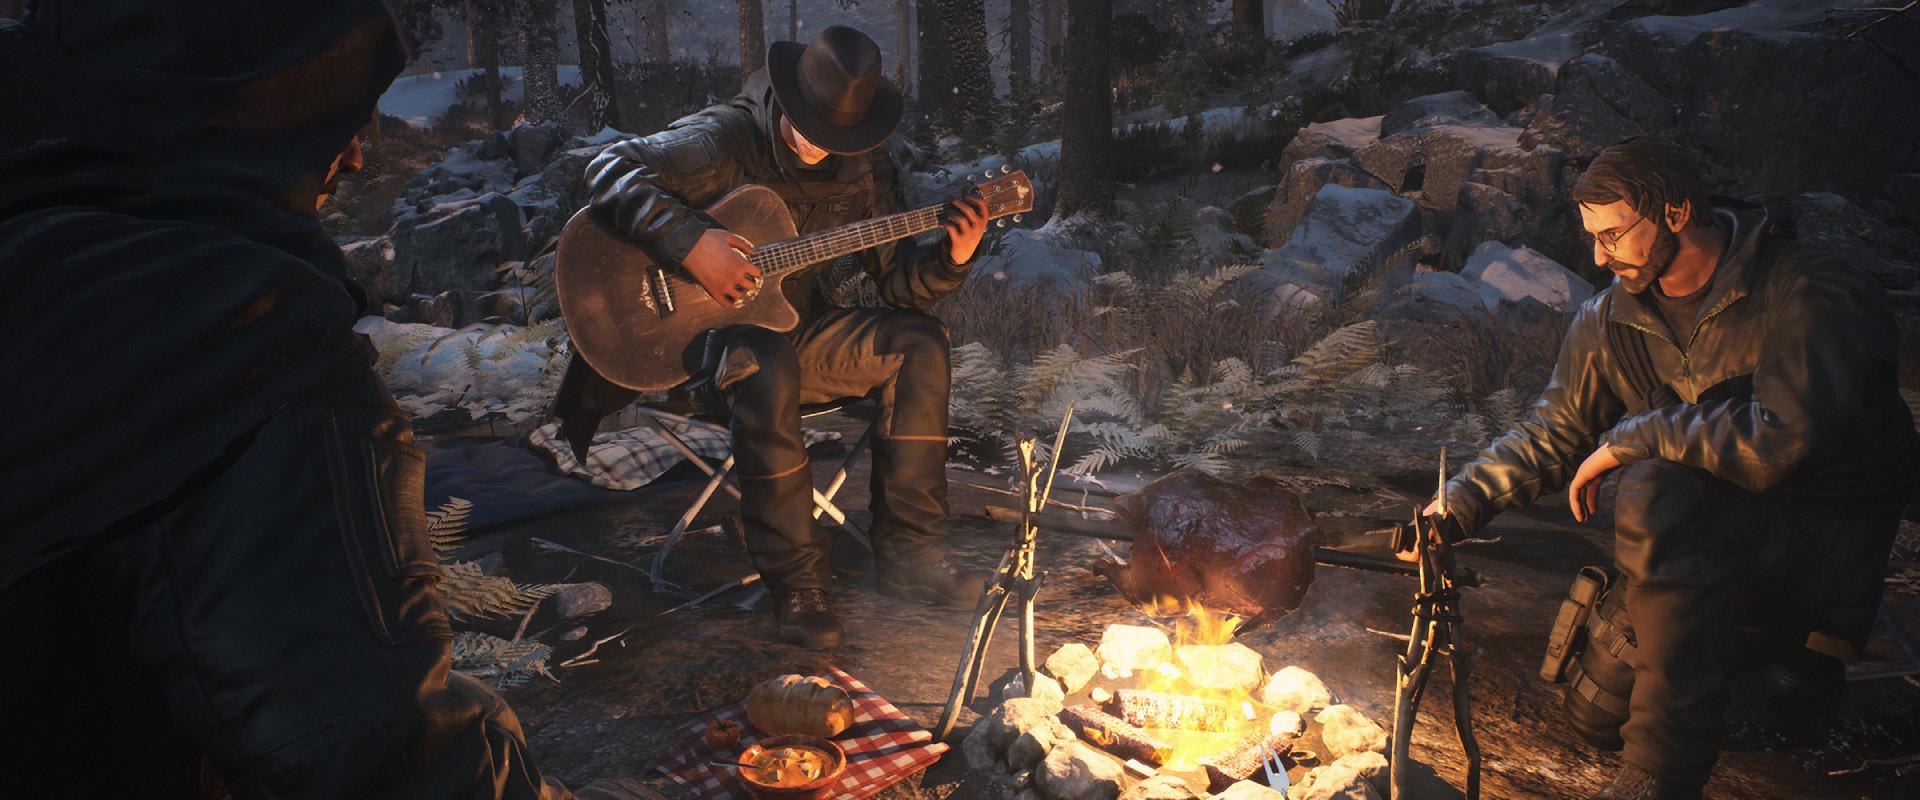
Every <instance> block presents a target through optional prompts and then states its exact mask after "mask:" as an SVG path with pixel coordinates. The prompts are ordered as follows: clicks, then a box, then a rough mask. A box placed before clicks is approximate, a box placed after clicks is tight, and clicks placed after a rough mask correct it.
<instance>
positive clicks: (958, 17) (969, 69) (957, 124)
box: [940, 0, 998, 145]
mask: <svg viewBox="0 0 1920 800" xmlns="http://www.w3.org/2000/svg"><path fill="white" fill-rule="evenodd" d="M940 12H941V13H940V22H941V28H942V29H943V30H944V31H945V33H946V36H947V57H948V59H950V61H949V63H948V68H949V69H950V70H951V72H950V73H949V77H950V78H951V79H952V81H953V84H952V87H950V89H949V91H948V93H949V94H950V95H951V96H952V104H951V105H949V106H947V108H946V111H947V127H948V129H949V130H952V131H954V132H955V133H959V134H960V135H961V136H962V137H964V138H965V139H967V140H968V141H970V142H972V143H974V144H976V145H985V144H987V143H988V142H990V141H992V139H993V125H994V121H995V119H996V117H997V116H998V115H997V114H996V113H995V111H994V98H993V67H992V51H990V50H988V49H987V7H986V3H985V2H984V0H941V2H940Z"/></svg>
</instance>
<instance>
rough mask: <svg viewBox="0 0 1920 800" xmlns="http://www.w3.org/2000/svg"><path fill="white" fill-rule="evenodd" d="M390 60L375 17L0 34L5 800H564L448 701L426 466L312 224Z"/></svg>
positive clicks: (499, 735)
mask: <svg viewBox="0 0 1920 800" xmlns="http://www.w3.org/2000/svg"><path fill="white" fill-rule="evenodd" d="M405 58H406V49H405V44H404V42H403V41H402V39H401V37H400V34H399V32H398V29H397V26H396V25H395V23H394V20H393V18H392V16H391V15H390V14H389V13H388V12H387V10H386V8H385V7H384V6H383V5H382V4H381V3H379V2H377V1H376V0H345V1H343V2H336V3H330V4H325V5H322V6H313V5H309V4H282V3H216V2H187V1H185V0H174V1H168V0H140V2H133V1H132V0H121V1H119V2H88V3H80V2H61V1H60V0H43V2H39V3H38V4H36V5H35V6H34V7H33V8H32V9H31V10H30V12H29V16H28V18H27V20H26V23H25V24H24V25H22V24H18V23H12V22H0V72H4V74H6V75H7V76H8V79H7V80H6V81H4V82H0V119H5V120H6V124H4V125H0V277H4V280H5V282H6V285H7V291H6V292H5V293H4V294H0V306H3V307H4V311H5V313H6V315H7V318H8V319H9V320H11V321H12V322H13V334H12V340H11V341H10V343H9V345H8V347H6V348H4V350H0V369H3V370H4V372H5V374H7V375H8V376H9V380H10V382H11V384H12V385H11V386H10V387H9V390H8V397H9V398H10V399H12V400H14V401H15V403H16V405H13V406H12V408H13V411H12V413H10V414H9V417H10V418H11V419H13V420H15V421H16V422H15V425H14V426H13V427H12V428H11V429H10V430H9V432H8V433H7V435H6V436H5V437H4V438H0V442H4V444H0V482H4V483H5V484H6V486H7V487H8V488H7V491H6V492H4V493H0V519H4V520H5V524H4V525H0V640H4V641H6V642H8V644H9V646H10V650H11V655H10V656H9V678H10V679H9V681H8V691H7V692H6V693H5V699H4V700H0V718H4V719H6V720H8V721H9V722H11V723H13V724H15V725H17V726H20V728H21V729H31V730H32V731H33V734H32V735H30V736H17V737H14V740H13V743H11V744H10V745H9V746H8V747H6V748H0V752H3V753H4V756H0V767H4V769H5V772H4V774H5V775H6V781H7V783H8V787H9V790H10V793H18V794H21V795H23V796H25V795H37V794H40V793H42V792H43V791H44V792H45V793H46V794H54V793H58V794H61V795H70V796H142V797H154V796H159V797H171V796H184V797H193V796H224V795H229V794H230V795H231V796H236V797H450V796H462V797H494V796H504V797H529V798H532V797H564V796H567V793H566V790H565V789H564V788H563V787H560V786H559V785H558V784H554V783H551V782H549V781H546V780H544V779H543V778H542V777H541V775H540V774H539V771H538V769H537V768H535V767H534V766H533V764H532V763H531V762H530V761H529V759H528V757H527V754H526V753H525V742H524V737H523V736H522V734H521V732H520V730H519V726H518V723H517V721H516V720H515V718H514V716H513V713H512V711H511V710H510V709H508V708H507V707H506V705H505V703H504V702H502V701H501V700H500V698H499V697H497V696H496V695H494V694H493V693H492V692H491V691H490V690H488V689H487V688H486V687H485V686H483V685H481V684H480V683H478V682H477V681H474V680H473V679H471V678H468V677H466V676H463V675H459V674H457V673H452V672H451V671H450V668H449V667H450V652H449V649H450V640H451V634H450V631H449V628H448V621H447V617H446V614H445V612H444V611H443V610H442V608H441V605H440V601H439V598H438V595H437V592H436V582H437V580H438V577H437V576H438V574H439V573H438V567H437V564H436V562H435V560H434V554H433V552H432V547H431V543H430V541H429V540H428V537H427V534H426V523H425V516H424V509H423V506H422V497H421V484H422V478H423V475H422V471H423V466H424V460H423V458H422V456H421V453H420V451H419V450H418V449H417V448H415V447H414V446H413V443H412V433H411V429H410V424H409V420H408V417H407V415H406V414H405V413H403V412H402V411H400V409H398V408H397V407H396V406H395V405H394V402H393V400H392V397H391V396H390V395H389V394H388V392H387V390H386V387H385V386H384V385H383V384H382V383H381V381H380V379H379V378H378V377H377V376H376V375H375V374H374V372H373V370H372V366H371V364H372V360H371V357H372V352H371V349H370V347H369V346H368V345H367V344H366V342H365V340H364V339H363V338H362V337H359V336H358V335H356V334H354V332H353V330H352V326H353V323H354V320H355V319H356V317H357V316H358V314H359V312H360V305H361V302H362V299H361V298H360V297H359V296H358V295H357V293H356V292H355V291H354V290H353V289H352V287H351V286H350V285H349V284H348V282H347V281H346V279H345V271H344V260H343V258H342V256H341V254H340V251H339V249H338V247H336V246H335V245H334V243H333V241H332V240H331V238H330V237H329V236H328V234H327V232H326V231H325V230H324V229H323V228H322V227H321V225H320V224H319V221H318V219H317V206H318V204H319V202H320V201H321V200H323V199H324V196H325V195H326V194H328V193H329V192H330V191H331V186H330V183H331V180H332V179H333V178H334V177H336V176H337V175H338V174H339V173H340V172H346V171H352V170H354V169H356V168H357V167H358V166H359V151H358V147H357V144H356V143H355V136H356V133H357V132H358V131H359V130H361V129H362V128H364V127H365V126H366V125H367V123H368V121H369V120H370V119H371V118H372V114H373V110H374V103H375V101H376V100H377V98H378V97H379V95H380V93H381V92H382V91H383V90H384V89H385V88H386V87H387V85H388V84H389V83H391V81H392V80H393V77H394V76H395V75H396V74H398V72H399V71H400V69H401V67H402V66H403V65H404V62H405ZM76 754H84V755H85V756H86V757H88V758H90V759H91V760H92V762H93V763H92V764H90V765H89V766H90V768H87V769H76V770H59V769H54V768H52V766H51V765H57V764H60V763H64V762H66V761H69V760H71V759H72V758H73V757H74V756H75V755H76ZM100 767H110V768H105V769H102V768H100Z"/></svg>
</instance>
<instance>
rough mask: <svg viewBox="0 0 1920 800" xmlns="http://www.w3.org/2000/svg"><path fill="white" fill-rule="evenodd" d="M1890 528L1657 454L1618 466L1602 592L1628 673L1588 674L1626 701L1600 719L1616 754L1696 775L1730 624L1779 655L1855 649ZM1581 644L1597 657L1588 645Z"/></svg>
mask: <svg viewBox="0 0 1920 800" xmlns="http://www.w3.org/2000/svg"><path fill="white" fill-rule="evenodd" d="M1834 511H1836V512H1838V511H1842V510H1840V509H1835V510H1834ZM1897 525H1898V516H1897V513H1894V512H1888V513H1886V514H1881V515H1877V516H1872V517H1859V516H1852V517H1844V516H1841V515H1840V514H1838V513H1832V514H1828V513H1821V510H1820V509H1812V510H1809V509H1806V508H1804V507H1799V506H1795V505H1791V504H1788V503H1786V502H1783V501H1782V500H1781V499H1780V498H1778V497H1776V496H1774V495H1757V494H1753V493H1750V492H1746V491H1743V490H1741V489H1739V488H1738V487H1736V486H1734V485H1732V484H1730V483H1727V482H1726V481H1723V480H1720V479H1718V478H1715V477H1713V476H1711V475H1709V474H1707V473H1705V472H1702V471H1700V470H1696V469H1691V468H1688V467H1684V466H1681V465H1678V464H1675V463H1673V462H1670V461H1663V460H1659V459H1649V460H1645V461H1640V462H1636V463H1634V464H1631V465H1628V466H1627V467H1625V468H1624V470H1623V472H1622V474H1621V475H1620V478H1619V487H1618V495H1617V500H1616V505H1615V545H1614V547H1615V551H1614V559H1615V566H1616V568H1617V569H1618V571H1619V575H1620V584H1619V585H1618V586H1616V588H1615V589H1614V591H1615V592H1624V606H1625V614H1624V616H1625V617H1626V620H1625V625H1624V626H1623V627H1625V628H1626V630H1627V632H1628V633H1629V634H1630V636H1631V638H1632V641H1633V647H1632V648H1630V649H1628V650H1627V651H1626V653H1625V660H1626V666H1627V667H1630V671H1616V673H1615V674H1617V675H1621V676H1623V677H1622V678H1616V679H1612V680H1603V681H1602V682H1603V683H1612V684H1614V685H1613V686H1610V687H1608V688H1609V689H1611V690H1612V691H1615V692H1619V693H1622V694H1624V695H1625V696H1627V697H1628V698H1629V702H1628V708H1629V713H1628V715H1627V718H1626V719H1625V721H1624V724H1620V723H1619V721H1618V720H1617V718H1616V719H1615V721H1614V722H1613V724H1615V725H1618V731H1617V735H1618V738H1619V739H1620V740H1623V741H1624V744H1625V748H1624V751H1623V752H1622V757H1623V758H1624V759H1625V760H1626V761H1627V762H1628V763H1631V764H1634V765H1635V766H1638V767H1640V768H1642V769H1645V770H1647V771H1649V772H1651V773H1653V774H1654V775H1657V776H1659V777H1661V778H1663V779H1665V780H1669V781H1673V782H1675V783H1681V784H1686V785H1695V786H1697V785H1703V784H1705V783H1706V781H1707V778H1708V776H1709V774H1710V773H1711V772H1712V770H1713V764H1714V761H1715V760H1716V759H1717V758H1718V756H1719V744H1720V740H1721V737H1722V736H1723V734H1724V732H1725V714H1726V709H1727V704H1728V702H1729V693H1728V688H1727V685H1728V676H1729V674H1730V673H1732V672H1734V671H1736V668H1738V667H1741V666H1743V665H1742V664H1739V663H1735V660H1736V656H1735V638H1736V629H1739V630H1740V631H1742V632H1744V633H1750V634H1752V636H1751V637H1743V638H1745V639H1756V640H1757V641H1759V642H1760V643H1761V645H1762V646H1761V648H1760V649H1759V651H1758V652H1761V653H1768V652H1771V653H1772V654H1774V655H1776V656H1779V657H1788V658H1790V657H1794V656H1795V655H1796V654H1797V653H1800V652H1804V647H1805V646H1806V644H1807V643H1808V642H1809V634H1813V638H1814V640H1819V641H1831V642H1839V643H1844V644H1843V646H1845V645H1851V646H1853V647H1856V648H1857V647H1861V646H1864V644H1865V641H1866V638H1867V633H1868V631H1869V629H1870V627H1871V625H1872V623H1873V619H1874V614H1875V611H1876V608H1877V603H1878V600H1879V596H1880V590H1881V581H1882V578H1883V571H1884V570H1885V567H1886V563H1887V556H1888V552H1889V550H1890V549H1891V547H1892V542H1893V534H1894V531H1895V529H1896V526H1897ZM1616 622H1618V620H1616ZM1588 655H1589V656H1596V655H1598V654H1597V653H1596V651H1595V649H1594V648H1592V647H1591V646H1590V648H1589V651H1588ZM1585 663H1587V664H1589V665H1590V666H1589V669H1588V672H1589V673H1605V672H1606V671H1607V670H1605V669H1604V668H1601V669H1596V668H1593V667H1592V666H1591V665H1592V664H1593V660H1592V659H1587V660H1586V661H1585ZM1751 666H1758V665H1757V664H1756V665H1751ZM1622 682H1624V683H1627V684H1629V685H1626V686H1622V685H1619V684H1620V683H1622ZM1576 718H1577V719H1578V718H1579V715H1578V714H1576ZM1588 721H1589V723H1591V717H1589V720H1588ZM1583 732H1584V733H1587V734H1588V736H1589V738H1590V739H1605V738H1609V735H1610V734H1611V732H1609V731H1598V732H1596V731H1583Z"/></svg>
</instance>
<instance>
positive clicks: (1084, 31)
mask: <svg viewBox="0 0 1920 800" xmlns="http://www.w3.org/2000/svg"><path fill="white" fill-rule="evenodd" d="M1067 25H1068V26H1069V27H1068V29H1067V53H1066V56H1067V64H1066V67H1067V85H1066V89H1065V94H1066V107H1065V108H1064V109H1062V110H1061V121H1060V122H1061V125H1060V127H1061V130H1060V199H1059V201H1058V202H1057V203H1056V204H1055V212H1054V213H1055V214H1059V215H1065V214H1072V213H1074V212H1076V211H1088V212H1092V213H1095V214H1106V213H1110V212H1111V211H1112V210H1113V166H1112V164H1111V162H1110V159H1111V154H1112V151H1113V78H1112V72H1113V63H1112V60H1111V59H1112V56H1111V52H1112V45H1113V0H1067Z"/></svg>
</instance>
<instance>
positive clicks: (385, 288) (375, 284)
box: [340, 236, 407, 308]
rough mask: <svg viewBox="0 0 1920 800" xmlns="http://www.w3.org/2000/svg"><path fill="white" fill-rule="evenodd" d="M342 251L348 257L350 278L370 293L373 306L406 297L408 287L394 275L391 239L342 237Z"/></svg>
mask: <svg viewBox="0 0 1920 800" xmlns="http://www.w3.org/2000/svg"><path fill="white" fill-rule="evenodd" d="M340 252H341V254H342V255H345V256H346V257H347V280H350V281H353V284H354V285H355V286H358V287H360V291H363V292H366V293H367V299H368V301H369V302H370V303H371V304H372V305H373V307H375V308H378V307H380V305H381V304H382V303H398V302H402V301H404V300H406V299H407V287H406V286H405V285H404V284H403V283H402V282H401V281H400V280H399V279H398V278H397V277H396V276H395V275H394V271H393V240H392V239H390V238H388V237H385V236H357V237H352V238H350V239H344V240H341V241H340Z"/></svg>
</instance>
